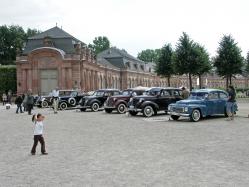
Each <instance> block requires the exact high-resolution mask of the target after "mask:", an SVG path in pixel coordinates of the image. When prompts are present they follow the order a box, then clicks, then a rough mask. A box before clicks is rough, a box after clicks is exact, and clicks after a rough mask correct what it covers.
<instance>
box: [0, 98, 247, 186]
mask: <svg viewBox="0 0 249 187" xmlns="http://www.w3.org/2000/svg"><path fill="white" fill-rule="evenodd" d="M238 105H239V109H240V111H239V112H238V116H237V117H236V119H235V121H234V122H229V121H225V119H224V118H221V117H219V118H210V119H205V120H202V121H200V122H198V123H191V122H189V121H188V120H186V119H183V120H180V121H179V122H175V121H168V118H169V117H168V116H167V115H159V116H156V117H153V118H149V119H148V118H143V117H142V116H137V117H129V116H127V115H119V114H105V113H104V112H103V111H102V112H97V113H94V112H77V111H75V110H68V111H61V112H59V113H58V114H57V115H54V114H53V112H52V111H51V110H50V109H36V110H35V111H34V112H41V113H42V114H44V115H45V116H46V120H45V122H44V124H45V134H44V138H45V142H46V148H47V151H48V153H49V155H47V156H45V155H41V154H40V145H39V146H38V147H37V148H38V149H37V154H36V155H35V156H31V154H30V149H31V146H32V143H33V126H32V125H33V124H32V123H31V116H28V115H27V114H26V113H25V114H18V115H17V114H15V108H14V107H13V108H11V109H10V110H5V109H4V108H3V107H2V106H1V107H0V138H1V140H0V186H1V187H9V186H10V187H13V186H14V187H15V186H25V187H26V186H37V187H40V186H49V187H50V186H51V187H56V186H93V187H95V186H99V187H105V186H108V187H113V186H114V187H116V186H117V187H118V186H125V187H126V186H128V187H133V186H134V187H139V186H148V187H154V186H155V187H157V186H180V187H182V186H212V187H214V186H221V187H223V186H224V187H228V186H245V187H248V186H249V118H246V116H247V114H248V113H249V103H248V101H245V102H240V103H239V104H238Z"/></svg>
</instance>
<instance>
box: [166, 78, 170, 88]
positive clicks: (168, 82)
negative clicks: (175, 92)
mask: <svg viewBox="0 0 249 187" xmlns="http://www.w3.org/2000/svg"><path fill="white" fill-rule="evenodd" d="M167 79H168V86H169V87H170V76H168V77H167Z"/></svg>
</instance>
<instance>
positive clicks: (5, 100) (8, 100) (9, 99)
mask: <svg viewBox="0 0 249 187" xmlns="http://www.w3.org/2000/svg"><path fill="white" fill-rule="evenodd" d="M2 101H3V105H6V104H10V105H11V104H12V91H11V90H9V91H8V93H7V94H6V93H3V95H2Z"/></svg>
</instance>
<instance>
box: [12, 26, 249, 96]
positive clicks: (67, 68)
mask: <svg viewBox="0 0 249 187" xmlns="http://www.w3.org/2000/svg"><path fill="white" fill-rule="evenodd" d="M16 66H17V92H18V93H25V92H26V91H27V90H28V89H32V91H33V93H34V94H37V93H40V94H47V93H49V92H51V90H53V89H54V88H55V87H59V88H60V89H81V90H84V91H92V90H96V89H101V88H117V89H121V90H122V89H126V88H131V87H136V86H147V87H152V86H162V87H164V86H167V80H166V79H165V78H161V77H159V76H157V75H156V74H155V73H154V69H153V64H152V63H145V62H143V61H141V60H139V59H137V58H135V57H133V56H131V55H129V54H128V53H127V52H126V51H124V50H120V49H117V48H110V49H107V50H105V51H103V52H101V53H100V54H98V56H97V57H96V58H95V57H94V56H93V54H92V52H91V50H89V49H88V48H87V47H86V44H84V43H83V42H81V41H80V40H78V39H76V38H75V37H73V36H72V35H70V34H68V33H67V32H65V31H64V30H62V29H60V28H58V27H54V28H51V29H49V30H47V31H45V32H43V33H40V34H38V35H36V36H34V37H30V38H29V39H28V41H27V43H26V45H25V47H24V50H23V52H22V54H21V55H19V56H17V58H16ZM202 81H203V82H202V85H203V86H205V87H224V84H225V81H224V80H222V79H220V78H219V77H217V76H211V75H208V76H205V77H203V79H202ZM235 81H236V86H237V87H245V86H246V85H247V86H248V80H247V79H245V78H243V77H241V78H239V79H236V80H235ZM197 82H198V81H197V78H193V86H194V87H196V86H197ZM171 86H174V87H180V86H186V87H188V78H187V77H186V76H181V77H179V76H173V77H172V78H171Z"/></svg>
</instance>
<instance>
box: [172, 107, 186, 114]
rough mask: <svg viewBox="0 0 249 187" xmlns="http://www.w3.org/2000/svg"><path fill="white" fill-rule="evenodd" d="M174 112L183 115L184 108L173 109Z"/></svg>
mask: <svg viewBox="0 0 249 187" xmlns="http://www.w3.org/2000/svg"><path fill="white" fill-rule="evenodd" d="M172 111H173V112H178V113H182V112H184V108H183V107H173V108H172Z"/></svg>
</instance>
